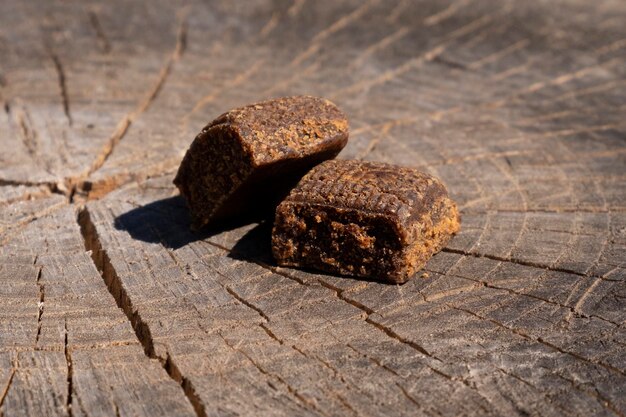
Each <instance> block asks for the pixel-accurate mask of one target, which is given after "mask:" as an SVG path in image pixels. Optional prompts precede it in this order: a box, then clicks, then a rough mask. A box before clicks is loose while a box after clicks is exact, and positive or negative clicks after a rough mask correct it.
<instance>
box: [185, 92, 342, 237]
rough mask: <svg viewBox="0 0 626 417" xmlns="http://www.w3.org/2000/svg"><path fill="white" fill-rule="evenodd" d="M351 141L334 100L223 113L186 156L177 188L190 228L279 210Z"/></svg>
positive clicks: (266, 104)
mask: <svg viewBox="0 0 626 417" xmlns="http://www.w3.org/2000/svg"><path fill="white" fill-rule="evenodd" d="M347 141H348V121H347V119H346V117H345V115H344V114H343V113H342V112H341V111H340V110H339V109H338V108H337V106H335V105H334V104H333V103H331V102H330V101H328V100H324V99H321V98H317V97H309V96H296V97H283V98H278V99H274V100H268V101H263V102H260V103H256V104H251V105H249V106H245V107H241V108H238V109H234V110H231V111H229V112H228V113H224V114H223V115H221V116H219V117H218V118H217V119H215V120H214V121H212V122H211V123H209V124H208V125H207V126H206V127H205V128H204V129H202V131H201V132H200V134H198V136H196V138H195V139H194V141H193V143H192V144H191V147H190V148H189V150H188V151H187V154H186V155H185V157H184V159H183V161H182V163H181V165H180V168H179V169H178V173H177V175H176V178H175V179H174V184H176V186H177V187H178V189H179V190H180V192H181V194H182V195H183V196H184V197H185V198H186V200H187V202H188V204H189V207H190V209H191V214H192V222H193V223H192V226H193V227H194V228H200V227H202V226H204V225H206V224H208V223H210V222H213V221H214V220H218V219H222V218H227V217H235V216H239V215H243V214H244V213H258V212H261V211H263V210H267V211H269V212H271V211H270V210H273V209H274V208H275V207H276V204H278V202H279V201H280V200H281V199H282V198H283V197H284V196H285V195H286V194H287V193H288V192H289V190H290V189H291V188H292V187H293V186H294V185H295V184H296V183H297V182H298V180H300V178H302V176H303V175H304V174H305V173H306V172H307V171H308V170H310V169H311V168H312V167H313V166H315V165H317V164H318V163H320V162H321V161H324V160H326V159H330V158H334V157H335V156H336V155H337V154H338V153H339V151H341V149H342V148H343V147H344V146H345V145H346V143H347Z"/></svg>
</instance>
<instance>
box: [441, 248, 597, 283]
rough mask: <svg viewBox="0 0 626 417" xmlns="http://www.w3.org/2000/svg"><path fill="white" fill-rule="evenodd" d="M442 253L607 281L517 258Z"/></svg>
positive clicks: (460, 252)
mask: <svg viewBox="0 0 626 417" xmlns="http://www.w3.org/2000/svg"><path fill="white" fill-rule="evenodd" d="M441 251H442V252H448V253H456V254H457V255H463V256H472V257H474V258H487V259H491V260H494V261H499V262H507V263H511V264H516V265H522V266H528V267H531V268H537V269H543V270H547V271H554V272H563V273H565V274H572V275H578V276H579V277H585V278H588V277H593V278H598V279H605V278H604V277H601V276H599V275H593V274H584V273H582V272H578V271H575V270H573V269H567V268H556V267H553V266H551V265H545V264H540V263H537V262H532V261H524V260H522V259H517V258H507V257H503V256H497V255H490V254H486V253H477V252H468V251H465V250H461V249H451V248H443V249H442V250H441Z"/></svg>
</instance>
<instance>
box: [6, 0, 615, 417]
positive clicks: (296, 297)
mask: <svg viewBox="0 0 626 417" xmlns="http://www.w3.org/2000/svg"><path fill="white" fill-rule="evenodd" d="M624 22H626V3H625V2H624V1H622V0H599V1H593V2H590V1H585V0H571V1H563V0H555V1H542V0H530V1H524V2H521V1H513V0H508V1H495V0H492V1H488V0H445V1H435V0H424V1H419V2H418V1H411V0H393V1H383V0H379V1H376V0H369V1H367V0H366V1H361V0H353V1H343V2H336V1H313V0H309V1H306V0H294V1H281V0H275V1H271V2H270V1H261V0H258V1H256V0H255V1H250V2H246V3H245V4H243V3H240V2H231V1H226V0H223V1H210V0H208V1H199V0H185V1H183V0H176V1H165V0H156V1H150V2H143V3H142V2H122V1H119V0H112V1H107V2H96V1H78V0H70V1H61V0H58V1H18V0H5V1H2V2H0V101H1V105H2V108H1V109H0V146H1V149H2V152H1V153H0V214H1V215H0V245H1V247H0V282H1V285H0V415H3V416H22V415H24V416H29V415H54V416H56V415H59V416H82V415H85V416H87V415H89V416H99V415H102V416H105V415H106V416H108V415H120V416H131V415H132V416H138V415H145V416H160V415H164V416H165V415H189V416H194V415H196V416H213V415H220V416H221V415H225V416H226V415H228V416H230V415H254V416H256V415H281V416H291V415H298V416H301V415H316V416H317V415H322V416H329V415H359V416H361V415H363V416H366V415H385V416H395V415H449V416H459V415H468V416H483V415H494V416H499V415H520V416H527V415H541V416H560V415H573V416H589V415H607V416H613V415H617V416H621V417H624V416H625V415H626V285H625V282H626V168H625V167H626V146H625V144H626V118H625V117H624V115H625V114H626V27H625V26H624ZM291 94H312V95H316V96H323V97H327V98H329V99H331V100H333V101H334V102H336V103H337V104H338V105H339V106H340V107H341V108H342V109H343V110H345V112H346V113H347V114H348V116H349V118H350V122H351V136H350V142H349V144H348V146H347V147H346V148H345V149H344V151H343V152H342V153H341V154H340V157H341V158H357V159H364V160H375V161H385V162H391V163H396V164H399V165H405V166H413V167H417V168H420V169H423V170H425V171H427V172H430V173H432V174H434V175H436V176H438V177H439V178H441V179H442V180H443V181H444V182H445V183H446V184H447V186H448V188H449V190H450V193H451V195H452V197H453V198H454V199H455V200H456V201H457V202H458V203H459V207H460V209H461V213H462V218H463V224H462V231H461V232H460V233H459V234H458V235H457V236H456V237H455V238H454V239H453V240H452V241H451V242H450V243H449V244H448V246H447V247H446V248H445V249H444V250H443V251H442V252H441V253H439V254H437V255H436V256H435V257H434V258H433V259H432V260H431V261H430V262H429V263H428V264H427V266H426V268H425V271H424V272H425V273H424V274H421V275H420V276H418V277H417V278H415V279H414V280H412V281H410V282H409V283H407V284H405V285H401V286H395V285H388V284H383V283H377V282H371V281H363V280H357V279H351V278H345V277H337V276H332V275H325V274H317V273H315V272H311V271H303V270H295V269H289V268H279V267H277V266H276V265H275V263H274V261H273V260H272V258H271V254H270V248H269V245H270V239H269V234H270V230H271V219H270V220H268V221H266V222H261V223H259V224H251V225H249V224H248V225H229V226H228V227H224V228H223V230H207V231H204V232H202V233H195V234H194V233H192V232H190V231H189V228H188V226H189V213H188V210H187V208H186V206H185V202H184V201H183V200H182V199H181V198H180V197H179V196H178V194H177V192H176V189H175V187H174V186H173V185H172V179H173V175H174V172H175V170H176V168H177V167H178V164H179V163H180V160H181V159H182V156H183V154H184V152H185V150H186V149H187V147H188V146H189V144H190V143H191V140H192V139H193V137H194V135H195V133H196V132H198V131H199V130H200V129H201V128H202V127H203V125H204V124H205V123H207V122H208V121H210V120H211V119H213V118H214V117H215V116H217V115H219V114H220V113H222V112H224V111H226V110H228V109H229V108H232V107H235V106H240V105H243V104H247V103H250V102H255V101H259V100H262V99H266V98H268V97H275V96H281V95H291Z"/></svg>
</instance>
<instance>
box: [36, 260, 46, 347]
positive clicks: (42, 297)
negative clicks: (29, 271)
mask: <svg viewBox="0 0 626 417" xmlns="http://www.w3.org/2000/svg"><path fill="white" fill-rule="evenodd" d="M42 271H43V267H39V271H38V272H37V281H36V283H37V287H39V302H38V303H37V335H36V336H35V347H37V345H38V344H39V337H40V336H41V324H42V323H41V319H42V316H43V309H44V301H45V292H44V291H45V287H44V285H43V284H42V283H41V273H42Z"/></svg>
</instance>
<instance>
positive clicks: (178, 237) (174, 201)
mask: <svg viewBox="0 0 626 417" xmlns="http://www.w3.org/2000/svg"><path fill="white" fill-rule="evenodd" d="M265 220H266V219H264V218H263V217H262V216H260V215H248V216H245V217H239V218H237V219H231V220H225V221H221V222H219V224H216V225H213V226H212V227H205V228H203V229H201V230H198V231H193V230H191V228H190V225H191V217H190V215H189V209H188V208H187V204H186V203H185V200H184V199H183V198H182V197H180V196H176V197H170V198H164V199H162V200H157V201H154V202H152V203H150V204H146V205H145V206H141V207H137V208H134V209H132V210H130V211H128V212H126V213H124V214H122V215H120V216H117V217H116V218H115V228H116V229H118V230H124V231H126V232H128V234H130V235H131V236H132V238H133V239H137V240H141V241H143V242H149V243H160V244H162V245H163V246H165V247H167V248H170V249H179V248H181V247H183V246H185V245H187V244H189V243H191V242H195V241H198V240H208V239H210V238H211V237H214V236H217V235H219V234H222V233H224V232H228V231H231V230H234V229H237V228H239V227H242V226H246V225H248V224H252V223H255V222H262V223H261V224H260V225H259V226H257V227H255V228H253V229H252V230H251V231H250V232H248V233H246V235H244V236H243V237H242V238H241V239H240V241H239V242H237V244H236V245H235V247H234V248H233V252H234V251H236V252H237V253H239V254H240V256H245V257H246V259H250V258H251V257H256V256H257V255H258V254H260V253H261V252H263V251H264V252H265V253H266V254H268V255H269V257H270V259H271V253H270V236H269V234H270V232H271V227H270V226H267V227H268V230H267V231H265V230H264V229H263V227H264V226H263V224H265V223H266V224H268V225H269V224H270V223H269V222H267V221H265ZM257 229H259V230H263V232H260V231H257ZM261 234H262V235H263V239H261ZM262 240H265V242H264V243H263V244H264V245H265V248H264V249H263V250H260V249H258V247H259V245H260V244H261V242H262ZM247 252H251V254H246V253H247ZM244 254H245V255H244ZM264 259H265V258H264Z"/></svg>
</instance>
